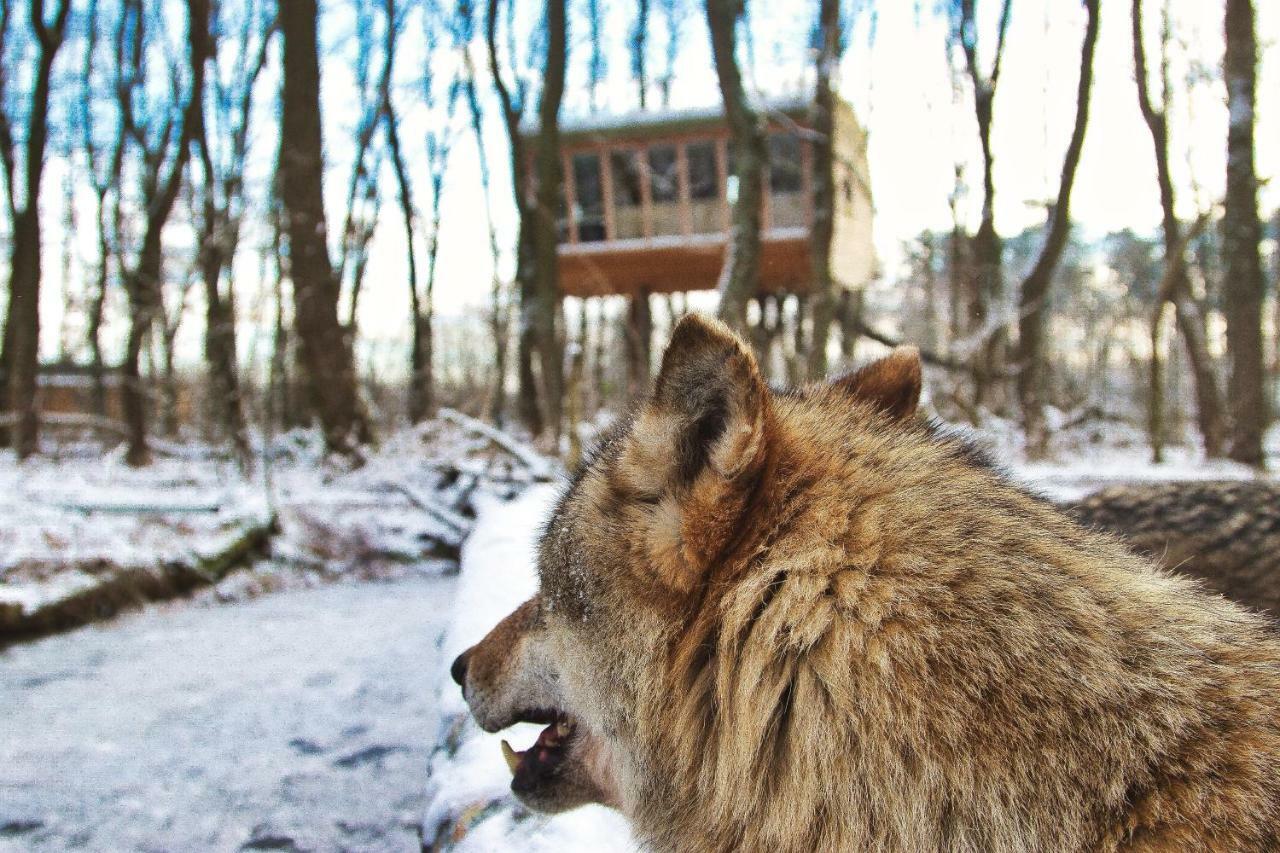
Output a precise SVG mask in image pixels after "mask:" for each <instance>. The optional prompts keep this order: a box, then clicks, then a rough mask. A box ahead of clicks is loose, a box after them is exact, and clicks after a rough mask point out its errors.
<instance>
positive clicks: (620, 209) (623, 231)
mask: <svg viewBox="0 0 1280 853" xmlns="http://www.w3.org/2000/svg"><path fill="white" fill-rule="evenodd" d="M609 168H610V170H611V173H612V178H613V230H614V233H613V235H612V239H615V240H628V239H634V238H636V237H643V236H644V219H643V215H642V213H641V205H640V157H639V156H638V155H637V154H636V152H635V151H626V150H623V151H613V152H611V153H610V154H609Z"/></svg>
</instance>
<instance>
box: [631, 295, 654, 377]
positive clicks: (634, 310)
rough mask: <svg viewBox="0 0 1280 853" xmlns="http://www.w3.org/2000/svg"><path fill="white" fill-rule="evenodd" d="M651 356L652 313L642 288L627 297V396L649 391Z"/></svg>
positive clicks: (647, 297) (647, 296)
mask: <svg viewBox="0 0 1280 853" xmlns="http://www.w3.org/2000/svg"><path fill="white" fill-rule="evenodd" d="M652 357H653V313H652V312H651V311H650V309H649V293H648V291H645V290H642V291H640V292H639V293H637V294H635V295H634V296H631V297H629V298H628V299H627V398H628V399H630V400H635V399H637V398H639V397H642V396H644V395H645V394H647V393H648V392H649V365H650V362H651V360H652Z"/></svg>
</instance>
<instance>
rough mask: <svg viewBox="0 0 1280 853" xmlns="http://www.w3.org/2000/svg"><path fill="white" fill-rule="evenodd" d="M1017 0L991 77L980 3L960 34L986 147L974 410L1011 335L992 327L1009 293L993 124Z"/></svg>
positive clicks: (963, 12)
mask: <svg viewBox="0 0 1280 853" xmlns="http://www.w3.org/2000/svg"><path fill="white" fill-rule="evenodd" d="M1011 3H1012V0H1003V4H1002V5H1001V7H1000V23H999V29H998V31H997V36H996V52H995V57H994V59H993V60H992V66H991V74H990V76H985V77H984V76H983V74H982V71H981V70H980V69H979V68H978V25H977V21H976V9H975V6H976V0H959V13H960V19H959V22H958V30H957V33H956V36H957V38H958V40H959V42H960V47H961V49H962V50H963V52H964V56H965V65H966V67H967V68H968V71H969V79H970V81H971V82H972V84H973V106H974V115H975V117H976V118H977V122H978V141H979V142H980V143H981V145H982V222H981V224H979V226H978V233H977V234H975V235H974V238H973V255H972V261H973V267H972V270H971V274H972V277H971V278H970V280H969V283H970V285H971V287H972V290H971V293H970V298H969V326H968V328H967V329H966V334H968V335H970V336H973V337H974V340H973V346H974V353H975V358H974V368H975V369H974V371H973V374H974V375H973V390H974V394H973V406H974V408H975V409H977V408H979V407H980V406H982V405H983V403H984V402H986V399H987V394H988V391H989V388H988V384H989V381H990V377H991V376H994V375H996V374H998V373H999V372H1000V370H1001V369H1002V362H1003V361H1004V358H1003V353H1004V350H1005V348H1006V341H1007V337H1008V336H1007V334H1006V332H1005V330H1004V324H1003V321H1001V322H999V323H997V324H996V325H995V326H992V322H993V317H992V312H993V311H994V310H995V309H996V308H997V306H998V303H999V302H1000V301H1001V295H1002V293H1003V291H1004V263H1003V256H1004V247H1003V244H1002V241H1001V239H1000V235H999V233H998V232H997V231H996V224H995V196H996V189H995V179H994V170H995V155H994V152H993V151H992V148H991V124H992V119H993V115H994V105H995V96H996V87H997V86H998V85H999V82H1000V66H1001V61H1002V59H1003V58H1004V45H1005V36H1006V34H1007V33H1008V31H1009V13H1010V6H1011Z"/></svg>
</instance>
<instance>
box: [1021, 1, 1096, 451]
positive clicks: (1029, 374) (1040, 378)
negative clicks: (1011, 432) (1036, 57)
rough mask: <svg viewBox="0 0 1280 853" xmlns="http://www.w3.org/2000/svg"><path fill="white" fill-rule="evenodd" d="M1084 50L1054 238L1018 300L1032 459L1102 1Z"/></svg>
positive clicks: (1092, 4) (1043, 443)
mask: <svg viewBox="0 0 1280 853" xmlns="http://www.w3.org/2000/svg"><path fill="white" fill-rule="evenodd" d="M1084 7H1085V13H1086V15H1087V16H1088V20H1087V21H1086V23H1085V31H1084V44H1083V47H1082V48H1081V50H1080V79H1079V84H1078V85H1077V88H1076V121H1075V126H1074V128H1073V129H1072V131H1071V141H1070V142H1069V143H1068V145H1067V153H1066V156H1065V157H1064V158H1063V162H1062V179H1061V181H1060V182H1059V184H1058V199H1057V202H1056V203H1055V204H1054V206H1053V208H1052V210H1051V211H1050V217H1049V232H1048V234H1047V235H1046V237H1045V243H1044V247H1043V248H1042V249H1041V250H1040V256H1039V257H1038V258H1037V259H1036V264H1035V266H1034V267H1032V269H1031V272H1030V273H1029V274H1028V275H1027V277H1026V279H1024V280H1023V282H1022V288H1021V289H1020V291H1019V294H1018V348H1017V359H1016V360H1017V362H1018V378H1017V390H1018V401H1019V404H1020V405H1021V408H1022V424H1023V432H1024V434H1025V436H1026V441H1027V451H1028V454H1029V455H1030V456H1031V457H1032V458H1041V457H1043V456H1044V455H1045V453H1047V451H1048V445H1049V435H1048V432H1047V431H1046V429H1045V421H1044V407H1045V405H1046V403H1047V402H1048V399H1047V396H1048V395H1047V394H1046V390H1047V389H1046V387H1045V385H1046V384H1047V383H1046V378H1047V377H1046V376H1045V369H1044V368H1045V352H1044V350H1045V346H1044V336H1045V324H1046V320H1047V317H1048V313H1049V312H1048V304H1049V289H1050V286H1051V285H1052V283H1053V275H1054V272H1055V271H1056V270H1057V268H1058V262H1059V261H1060V260H1061V259H1062V252H1063V250H1064V249H1065V248H1066V245H1067V237H1068V236H1069V234H1070V232H1071V188H1072V187H1073V186H1074V185H1075V178H1076V169H1077V167H1078V166H1079V165H1080V152H1081V151H1082V150H1083V148H1084V136H1085V129H1086V128H1087V126H1088V123H1089V92H1090V89H1091V88H1092V85H1093V54H1094V48H1095V47H1096V46H1097V42H1098V0H1084Z"/></svg>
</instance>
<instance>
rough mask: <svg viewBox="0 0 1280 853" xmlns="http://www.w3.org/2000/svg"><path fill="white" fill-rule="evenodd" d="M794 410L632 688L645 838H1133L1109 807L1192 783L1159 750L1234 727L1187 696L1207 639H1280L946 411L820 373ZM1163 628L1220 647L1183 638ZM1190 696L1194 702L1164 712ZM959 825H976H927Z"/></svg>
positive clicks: (1086, 845)
mask: <svg viewBox="0 0 1280 853" xmlns="http://www.w3.org/2000/svg"><path fill="white" fill-rule="evenodd" d="M775 406H776V410H777V412H778V425H777V433H776V434H775V435H773V436H771V441H772V443H773V446H774V447H775V452H776V454H777V459H776V467H775V469H774V470H775V476H774V477H773V478H772V480H771V481H770V482H767V483H764V484H762V485H761V487H760V488H762V489H766V490H767V491H768V494H767V496H766V497H765V499H764V501H763V503H762V504H761V505H762V507H764V509H763V511H762V516H763V517H762V518H760V519H756V520H754V521H751V522H749V523H753V524H754V523H758V522H760V521H763V523H761V524H760V525H759V529H758V531H757V532H756V535H755V536H754V537H752V538H750V539H748V540H746V541H744V543H743V546H742V547H741V548H740V549H739V550H738V551H736V552H735V553H734V554H732V555H730V556H729V558H728V559H726V560H725V561H724V562H723V563H722V564H720V565H718V566H716V567H715V568H714V569H713V571H712V573H711V575H710V576H709V577H708V578H707V583H706V592H705V594H704V595H703V597H702V598H701V599H700V602H699V604H698V606H697V608H696V610H695V611H694V612H692V613H691V614H690V615H689V618H688V620H687V623H686V627H685V629H684V630H683V631H682V632H680V634H679V635H678V636H677V637H676V638H675V639H674V642H673V645H672V650H671V654H670V656H669V658H668V659H667V660H665V661H661V662H658V664H657V665H658V666H660V667H661V672H657V673H654V676H653V679H652V682H651V686H652V688H653V689H654V691H655V692H654V695H652V696H650V697H649V699H648V701H646V700H645V699H644V698H642V699H641V701H640V707H639V708H638V709H637V713H638V717H637V720H636V726H637V731H636V748H637V754H638V755H639V757H640V761H641V764H642V766H644V767H645V772H643V773H641V774H639V775H641V776H642V777H643V778H644V779H645V780H646V784H647V785H649V786H650V787H651V788H652V790H649V789H641V790H640V791H639V795H638V796H637V797H636V802H637V803H638V804H639V809H640V812H639V814H638V815H637V819H636V823H637V826H638V828H639V829H640V830H641V834H642V836H643V837H644V838H645V839H646V840H647V841H648V842H649V843H651V844H653V845H654V846H655V847H656V848H657V849H662V850H676V849H680V850H689V851H704V850H705V851H721V850H723V851H728V850H736V849H751V850H756V849H759V850H763V849H770V850H815V849H901V850H918V849H1109V848H1114V845H1116V844H1118V843H1119V838H1118V837H1102V836H1101V835H1099V834H1097V832H1098V830H1097V828H1098V827H1101V826H1107V825H1113V824H1114V825H1123V824H1124V820H1123V819H1122V815H1123V814H1124V810H1125V808H1126V807H1130V806H1133V805H1135V804H1137V803H1141V802H1144V801H1145V800H1144V798H1146V799H1147V800H1150V803H1151V805H1150V808H1152V809H1161V808H1168V807H1169V806H1170V805H1171V804H1172V805H1183V804H1182V803H1181V802H1176V803H1174V802H1172V801H1170V800H1168V798H1167V797H1166V796H1165V794H1164V793H1163V792H1162V787H1161V784H1162V783H1163V782H1164V780H1165V777H1164V775H1163V774H1164V773H1165V772H1166V771H1164V770H1163V769H1162V768H1163V767H1164V766H1166V765H1168V766H1170V767H1183V768H1185V767H1187V766H1196V765H1197V764H1200V763H1203V762H1206V761H1209V760H1210V758H1209V756H1211V755H1212V754H1213V751H1214V750H1215V749H1216V750H1222V749H1224V748H1228V749H1229V745H1227V746H1226V747H1224V741H1225V739H1227V738H1228V737H1229V733H1227V732H1222V731H1219V730H1217V729H1216V728H1215V725H1216V724H1217V722H1218V721H1220V720H1221V715H1222V714H1223V713H1225V711H1223V710H1222V709H1215V708H1214V707H1212V705H1210V707H1205V708H1204V709H1203V710H1202V711H1197V712H1195V713H1194V714H1192V713H1190V711H1189V706H1190V700H1191V698H1192V696H1193V695H1196V694H1197V692H1198V691H1200V692H1202V693H1203V695H1199V696H1198V697H1197V701H1199V702H1201V703H1204V702H1206V701H1208V702H1210V703H1211V702H1212V699H1211V697H1212V696H1213V695H1215V694H1216V692H1217V691H1218V690H1219V688H1217V687H1216V686H1213V685H1214V684H1215V682H1216V680H1217V679H1218V678H1219V674H1218V672H1217V671H1216V665H1215V664H1214V663H1212V661H1213V660H1214V659H1219V660H1220V659H1221V658H1222V657H1224V656H1226V657H1232V658H1238V657H1239V655H1241V654H1242V650H1241V649H1240V648H1237V646H1236V645H1234V644H1232V643H1228V642H1223V641H1222V636H1223V635H1224V634H1227V633H1229V632H1231V631H1237V632H1240V634H1241V635H1242V636H1246V637H1248V638H1249V639H1250V640H1251V641H1253V642H1256V643H1257V647H1258V649H1259V650H1262V649H1265V650H1266V652H1267V653H1270V654H1271V655H1273V656H1274V653H1275V645H1274V642H1273V641H1272V640H1271V639H1269V638H1268V637H1267V636H1265V635H1264V634H1263V632H1261V631H1259V630H1257V628H1258V626H1257V625H1255V624H1253V623H1252V622H1251V621H1249V618H1248V617H1245V616H1244V615H1243V614H1241V613H1240V612H1239V611H1236V610H1234V609H1233V608H1231V607H1230V606H1228V605H1225V604H1221V603H1219V602H1214V601H1209V600H1206V599H1204V598H1202V597H1200V596H1199V595H1198V594H1197V593H1196V592H1195V591H1194V590H1193V589H1192V588H1191V586H1190V585H1188V584H1185V583H1183V582H1181V581H1179V580H1177V579H1171V578H1167V577H1162V576H1158V575H1156V574H1154V573H1152V572H1151V571H1149V570H1148V568H1147V566H1146V565H1145V564H1143V563H1141V562H1140V561H1139V560H1137V559H1135V558H1134V557H1132V556H1130V555H1128V554H1127V553H1125V552H1124V551H1123V550H1122V549H1121V548H1119V547H1118V546H1117V545H1116V544H1115V543H1113V542H1112V541H1111V540H1110V539H1107V538H1104V537H1097V536H1094V535H1093V534H1090V533H1088V532H1086V531H1084V530H1083V529H1081V528H1079V527H1077V526H1076V525H1075V524H1074V523H1072V522H1070V521H1068V520H1067V519H1065V518H1063V517H1061V516H1059V515H1058V514H1057V513H1056V512H1055V511H1053V510H1052V509H1051V508H1049V507H1047V506H1046V505H1045V504H1044V503H1042V502H1041V501H1039V500H1036V499H1034V498H1032V497H1030V496H1028V495H1025V494H1023V493H1022V492H1020V491H1019V490H1018V489H1016V488H1015V487H1012V486H1010V485H1007V484H1006V483H1004V481H1003V479H1002V477H1001V476H1000V475H999V473H998V471H996V470H994V469H993V466H990V465H988V464H986V463H985V461H984V459H985V458H984V457H983V456H982V455H981V454H979V453H976V452H974V451H973V449H972V446H971V445H969V444H967V443H965V442H961V441H958V440H957V439H956V438H955V437H954V436H953V435H951V434H949V433H945V432H942V431H939V430H937V429H936V428H932V427H930V428H923V429H922V428H920V427H917V426H915V425H912V424H902V425H894V424H889V423H887V422H885V420H884V419H882V418H878V417H876V416H875V415H874V414H873V413H868V412H865V411H862V410H860V409H859V408H858V407H850V406H848V404H847V401H845V403H844V404H843V406H840V407H837V406H836V404H835V403H834V402H832V401H829V400H825V399H823V398H822V397H821V396H820V395H819V396H815V395H786V396H782V397H777V398H775ZM765 519H767V520H765ZM1153 607H1155V608H1156V609H1157V611H1158V612H1156V613H1153V612H1152V608H1153ZM1161 607H1163V610H1159V608H1161ZM1160 638H1164V639H1160ZM1160 642H1165V643H1167V642H1174V643H1187V644H1194V643H1200V644H1204V645H1206V646H1208V647H1211V648H1212V649H1213V651H1212V652H1209V653H1208V654H1209V659H1208V660H1203V659H1197V660H1195V661H1187V660H1184V659H1181V658H1171V659H1167V660H1166V659H1162V658H1160V657H1159V655H1158V654H1157V649H1156V646H1157V645H1158V644H1159V643H1160ZM1258 654H1263V652H1262V651H1259V652H1258ZM1264 670H1265V672H1264V674H1262V676H1261V677H1262V680H1263V682H1264V684H1265V689H1266V690H1269V691H1271V692H1272V693H1273V694H1274V692H1275V690H1276V688H1277V683H1278V681H1277V673H1276V671H1275V668H1274V666H1273V665H1271V666H1267V667H1265V668H1264ZM1171 693H1172V694H1177V696H1176V697H1172V698H1176V699H1177V700H1178V701H1180V703H1184V704H1180V705H1179V707H1178V711H1179V714H1177V715H1174V716H1167V715H1162V714H1160V713H1152V712H1151V709H1152V708H1154V707H1158V706H1160V705H1161V704H1162V703H1169V702H1170V700H1171ZM1215 717H1216V720H1215ZM1266 737H1267V742H1266V747H1267V749H1268V751H1269V752H1270V754H1273V755H1274V754H1277V753H1278V752H1280V743H1277V741H1276V738H1277V734H1276V732H1275V730H1274V727H1268V728H1267V729H1266ZM1049 756H1052V759H1050V758H1049ZM1047 760H1053V761H1056V762H1058V763H1059V764H1060V769H1061V772H1055V773H1046V772H1045V770H1044V767H1043V766H1042V765H1043V763H1044V762H1045V761H1047ZM1168 772H1173V771H1172V770H1170V771H1168ZM815 780H820V783H817V784H815ZM1270 784H1272V785H1273V786H1274V784H1275V782H1274V780H1272V781H1271V782H1270ZM1273 794H1274V791H1273ZM1186 796H1188V797H1191V796H1192V795H1191V794H1187V795H1186ZM1195 796H1196V797H1200V798H1204V797H1206V796H1209V795H1208V794H1207V793H1205V792H1199V793H1197V794H1196V795H1195ZM1210 799H1212V798H1210ZM1274 802H1275V800H1274V799H1272V801H1271V805H1270V806H1267V805H1266V804H1265V803H1263V802H1260V803H1259V804H1258V809H1259V812H1258V814H1259V818H1258V820H1260V821H1261V817H1260V816H1261V815H1262V814H1264V813H1269V812H1267V811H1266V810H1267V808H1274ZM1197 808H1199V807H1197ZM1215 817H1217V818H1221V817H1222V814H1221V813H1218V812H1215V811H1214V809H1213V808H1212V807H1211V805H1210V807H1208V808H1207V809H1206V810H1205V812H1204V813H1203V815H1202V816H1201V818H1202V819H1204V820H1213V819H1214V818H1215ZM949 825H952V826H954V827H968V828H969V829H968V830H961V829H956V831H955V834H954V835H950V836H947V837H943V836H941V835H937V836H935V835H933V834H932V833H933V832H935V831H940V832H945V831H946V830H945V828H946V827H948V826H949ZM691 826H692V827H695V830H694V834H693V836H692V837H691V836H690V835H689V832H690V827H691ZM1265 826H1266V824H1265V823H1261V822H1260V823H1259V824H1258V825H1257V826H1253V827H1237V829H1239V830H1241V832H1242V833H1243V832H1254V833H1256V832H1261V831H1263V828H1264V827H1265ZM1241 837H1257V836H1256V834H1255V835H1254V836H1248V835H1243V834H1242V835H1241Z"/></svg>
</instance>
